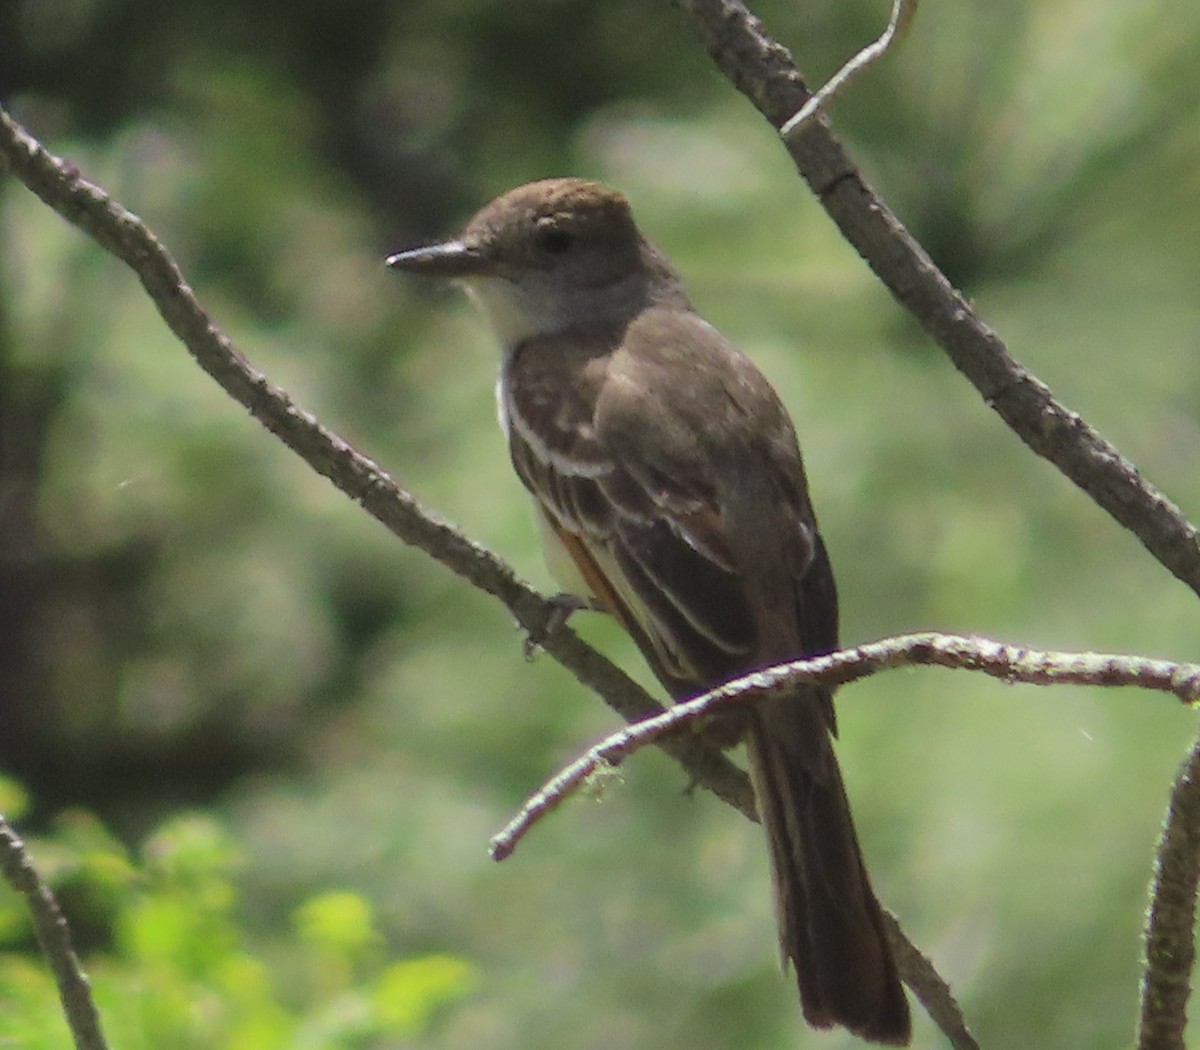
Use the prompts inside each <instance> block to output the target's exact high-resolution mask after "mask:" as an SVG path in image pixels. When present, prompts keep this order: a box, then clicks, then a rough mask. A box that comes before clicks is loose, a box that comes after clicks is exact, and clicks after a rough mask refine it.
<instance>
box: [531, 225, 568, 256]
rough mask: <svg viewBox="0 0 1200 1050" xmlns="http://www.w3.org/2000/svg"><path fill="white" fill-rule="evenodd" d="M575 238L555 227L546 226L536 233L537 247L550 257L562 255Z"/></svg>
mask: <svg viewBox="0 0 1200 1050" xmlns="http://www.w3.org/2000/svg"><path fill="white" fill-rule="evenodd" d="M574 241H575V238H574V237H573V236H571V234H570V233H568V232H567V231H566V230H562V229H559V228H558V227H556V226H547V227H546V228H545V229H543V230H540V231H539V232H538V238H537V242H538V247H539V248H541V249H542V250H543V251H547V252H549V253H550V254H551V255H562V253H563V252H565V251H567V250H568V249H569V248H570V247H571V245H572V244H573V243H574Z"/></svg>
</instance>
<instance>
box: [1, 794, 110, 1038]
mask: <svg viewBox="0 0 1200 1050" xmlns="http://www.w3.org/2000/svg"><path fill="white" fill-rule="evenodd" d="M0 873H2V874H3V875H4V881H5V882H7V883H8V884H9V885H10V886H11V887H12V888H13V889H14V890H16V891H17V892H18V893H20V894H21V895H23V896H24V897H25V900H26V903H27V904H28V906H29V913H30V915H32V916H33V928H34V930H35V932H36V933H37V939H38V944H39V945H40V946H41V949H42V954H43V955H44V956H45V957H46V960H47V961H48V962H49V963H50V970H51V972H52V973H53V974H54V983H55V984H56V985H57V986H58V998H59V1000H60V1001H61V1002H62V1006H63V1014H64V1016H65V1017H66V1019H67V1026H68V1027H69V1028H70V1029H71V1038H72V1040H73V1041H74V1043H75V1047H76V1050H108V1043H107V1042H105V1039H104V1033H103V1032H102V1031H101V1030H100V1015H99V1014H98V1013H97V1011H96V1003H95V1000H93V999H92V989H91V985H89V984H88V979H87V977H85V976H84V973H83V970H82V969H81V968H80V966H79V959H78V957H77V956H76V955H75V950H74V949H73V948H72V947H71V932H70V930H69V929H68V927H67V920H66V919H65V918H64V917H63V913H62V911H61V910H60V909H59V906H58V901H57V900H56V899H55V897H54V894H53V893H51V892H50V887H49V886H47V885H46V884H45V883H44V882H43V881H42V880H41V877H40V876H39V875H38V873H37V870H36V869H35V868H34V866H33V865H32V864H31V863H30V861H29V855H28V854H27V853H26V852H25V843H23V842H22V841H21V839H20V837H19V836H18V835H17V833H16V832H15V831H13V829H12V826H11V825H10V824H9V823H8V821H7V820H5V819H4V817H2V816H0Z"/></svg>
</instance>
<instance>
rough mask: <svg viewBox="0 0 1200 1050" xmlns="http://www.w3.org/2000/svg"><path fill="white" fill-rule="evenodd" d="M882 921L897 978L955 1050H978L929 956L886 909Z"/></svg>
mask: <svg viewBox="0 0 1200 1050" xmlns="http://www.w3.org/2000/svg"><path fill="white" fill-rule="evenodd" d="M883 921H884V923H885V924H886V926H887V932H888V942H889V943H890V944H891V946H892V951H893V952H894V953H895V955H896V967H897V969H899V971H900V976H901V977H903V978H904V983H905V984H906V985H908V987H909V988H910V989H911V990H912V993H913V995H915V996H916V997H917V998H918V999H919V1000H920V1001H921V1005H922V1006H923V1007H925V1011H926V1013H928V1014H929V1016H930V1018H931V1019H932V1020H933V1023H934V1024H936V1025H937V1026H938V1028H940V1029H941V1030H942V1034H943V1035H944V1036H945V1037H946V1038H947V1039H949V1040H950V1045H951V1046H952V1047H953V1048H954V1050H979V1044H978V1043H977V1042H976V1041H975V1037H974V1036H973V1035H972V1034H971V1032H970V1030H969V1029H968V1028H967V1019H966V1018H965V1017H964V1016H963V1012H962V1008H961V1007H960V1006H959V1005H958V1002H957V1000H955V998H954V995H953V994H952V993H951V991H950V986H949V985H948V984H947V983H946V982H945V981H944V980H943V979H942V975H941V974H940V973H938V972H937V970H936V969H934V965H933V963H932V962H930V961H929V959H928V957H926V956H925V955H924V954H922V952H921V951H920V950H919V949H918V948H917V947H916V945H914V944H913V942H912V941H910V940H909V939H908V936H907V934H905V932H904V931H903V930H902V929H901V928H900V924H899V923H898V922H897V921H896V917H895V916H894V915H893V914H892V913H891V912H890V911H888V910H887V909H886V908H885V909H884V912H883Z"/></svg>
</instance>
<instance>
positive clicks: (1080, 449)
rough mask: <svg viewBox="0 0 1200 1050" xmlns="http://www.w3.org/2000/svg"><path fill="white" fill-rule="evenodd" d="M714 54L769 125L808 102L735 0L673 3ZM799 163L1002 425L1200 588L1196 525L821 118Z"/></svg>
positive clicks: (804, 142) (801, 143) (801, 147)
mask: <svg viewBox="0 0 1200 1050" xmlns="http://www.w3.org/2000/svg"><path fill="white" fill-rule="evenodd" d="M674 3H675V4H676V6H678V7H679V8H680V9H681V10H682V11H683V12H684V13H685V14H686V16H687V18H688V21H689V23H690V24H691V26H692V29H693V30H694V32H695V33H696V35H697V37H698V38H699V40H700V42H701V43H702V44H703V45H704V46H705V48H707V50H708V53H709V55H710V56H711V57H712V59H713V61H714V62H715V63H716V64H717V66H718V67H719V68H720V69H721V71H722V72H723V73H725V75H726V76H727V77H729V79H730V80H731V81H732V83H733V84H734V86H735V87H736V88H737V89H738V90H739V91H741V92H742V93H743V94H744V95H746V97H747V98H749V100H750V101H751V102H752V103H753V104H754V105H755V107H756V108H757V109H758V110H759V112H760V113H762V115H763V116H764V117H766V119H767V120H768V121H770V122H771V124H772V125H773V126H775V127H777V128H778V127H781V126H782V125H783V124H784V122H785V121H787V120H788V118H789V117H791V116H792V114H794V113H796V112H798V111H799V110H800V109H801V108H802V107H803V105H804V103H805V102H806V101H807V100H808V98H809V91H808V88H807V87H806V86H805V84H804V80H803V78H802V77H801V76H800V74H799V73H798V72H797V70H796V67H795V65H793V63H792V59H791V56H790V55H789V54H788V52H787V50H786V49H785V48H784V47H782V46H781V45H780V44H778V43H777V42H776V41H774V40H773V39H771V37H770V36H769V35H768V34H767V33H766V31H765V30H764V29H763V26H762V24H761V23H760V22H759V20H758V19H757V18H756V17H755V16H754V15H753V14H752V13H751V12H750V11H749V10H747V8H746V7H745V5H744V4H742V3H741V2H740V0H674ZM787 148H788V152H789V153H790V154H791V157H792V160H793V161H794V162H795V164H796V168H797V170H798V171H799V172H800V174H801V175H802V176H803V177H804V179H805V181H807V182H808V184H809V186H810V187H811V188H812V191H813V192H814V193H815V194H816V196H817V198H818V199H819V200H820V201H821V203H822V204H823V205H824V207H825V209H826V210H827V211H828V212H829V215H830V217H831V218H832V219H833V221H834V222H835V223H837V225H838V228H839V229H840V230H841V231H842V234H843V235H844V236H845V237H846V239H847V240H848V241H849V242H850V243H851V244H852V245H854V247H855V249H857V251H858V253H859V254H860V255H861V256H862V257H863V259H865V260H866V262H867V264H868V265H869V266H870V267H871V269H872V270H874V271H875V273H876V275H877V276H878V277H879V279H880V280H881V281H883V283H884V284H885V285H887V287H888V289H889V290H890V291H891V293H892V294H893V295H894V296H895V298H896V299H897V301H898V302H899V303H900V304H901V305H902V306H903V307H904V308H905V309H906V310H908V311H909V312H910V313H911V314H912V315H913V317H915V318H916V319H917V321H918V322H919V323H920V324H921V326H922V327H923V328H924V329H925V330H926V331H927V332H928V333H929V335H930V337H931V338H932V339H933V340H934V342H936V343H937V344H938V346H940V347H941V348H942V349H943V350H944V351H945V352H946V354H947V355H948V356H949V357H950V360H951V361H952V362H953V364H954V366H955V368H957V369H958V370H959V371H960V372H962V373H963V375H965V376H966V377H967V379H969V380H970V381H971V383H972V384H973V385H974V386H975V388H976V389H977V390H978V391H979V393H980V395H981V396H982V397H983V400H984V402H985V403H986V404H987V405H988V406H990V407H991V408H993V409H995V411H996V412H997V413H998V414H999V415H1000V417H1001V418H1002V419H1003V420H1004V421H1005V423H1007V424H1008V426H1009V427H1010V428H1011V429H1012V430H1013V431H1014V432H1015V433H1016V434H1017V435H1018V436H1019V437H1020V438H1021V440H1022V441H1024V442H1025V444H1026V445H1028V446H1029V447H1030V448H1031V449H1032V450H1033V451H1034V452H1036V453H1037V454H1038V455H1039V456H1042V457H1044V458H1045V459H1047V460H1049V461H1050V462H1051V463H1053V464H1054V465H1055V466H1056V467H1057V468H1058V469H1059V470H1060V471H1061V472H1062V473H1063V474H1064V475H1066V477H1068V478H1069V479H1070V480H1071V481H1073V482H1074V483H1075V484H1076V485H1078V486H1079V487H1080V488H1081V489H1083V491H1084V492H1086V493H1087V494H1088V495H1089V496H1091V498H1092V499H1093V500H1094V501H1095V502H1096V503H1097V504H1099V505H1100V506H1101V507H1103V508H1104V509H1105V510H1106V511H1108V513H1109V514H1111V515H1112V516H1113V517H1114V518H1116V520H1117V521H1118V522H1120V523H1121V524H1122V525H1123V526H1125V528H1127V529H1129V531H1130V532H1132V533H1133V534H1134V535H1135V536H1137V537H1138V539H1140V540H1141V541H1142V543H1143V544H1144V545H1145V547H1146V549H1147V550H1148V551H1150V553H1151V554H1152V555H1153V556H1154V557H1155V558H1156V559H1158V561H1159V562H1160V563H1161V564H1162V565H1163V566H1164V567H1165V568H1166V569H1167V570H1168V571H1170V572H1171V573H1172V574H1173V575H1174V576H1176V577H1177V578H1178V579H1180V580H1182V581H1183V582H1184V583H1185V584H1187V585H1188V586H1189V587H1190V588H1191V589H1192V590H1193V591H1195V592H1196V593H1197V594H1198V595H1200V532H1198V531H1197V529H1196V527H1195V526H1194V525H1193V524H1192V523H1191V522H1190V521H1188V520H1187V518H1185V517H1184V515H1183V514H1182V513H1181V512H1180V510H1179V508H1178V507H1176V506H1175V505H1174V504H1173V503H1172V502H1171V501H1170V500H1168V499H1167V498H1166V497H1165V496H1164V495H1163V494H1162V493H1161V492H1159V491H1158V490H1157V489H1156V488H1155V487H1154V486H1153V485H1151V484H1150V483H1149V482H1147V481H1146V480H1145V479H1144V478H1142V477H1141V475H1140V474H1139V473H1138V471H1137V469H1136V468H1135V467H1134V465H1133V464H1132V463H1130V462H1129V461H1128V460H1127V459H1125V457H1124V456H1122V455H1121V454H1120V452H1118V451H1117V449H1115V448H1114V447H1113V446H1112V445H1110V444H1109V443H1108V442H1107V441H1105V440H1104V438H1103V437H1101V436H1100V434H1098V433H1097V432H1096V431H1095V430H1094V429H1093V428H1092V427H1090V426H1089V425H1088V424H1087V423H1085V422H1084V421H1083V420H1082V419H1081V418H1080V417H1079V416H1078V415H1077V414H1076V413H1074V412H1072V411H1071V410H1070V409H1068V408H1066V407H1065V406H1064V405H1062V404H1061V403H1060V402H1059V401H1057V400H1056V399H1055V398H1054V395H1053V394H1052V393H1051V392H1050V390H1049V388H1048V387H1047V386H1046V385H1045V384H1044V383H1042V382H1041V381H1040V380H1038V379H1037V378H1036V377H1035V376H1034V375H1032V374H1031V373H1030V372H1029V371H1027V370H1026V369H1025V368H1024V367H1023V366H1022V365H1021V364H1019V363H1018V362H1017V361H1015V360H1014V359H1013V358H1012V357H1011V356H1010V355H1009V353H1008V350H1007V349H1006V348H1005V346H1004V344H1003V342H1002V341H1001V340H1000V338H999V337H998V336H997V335H996V333H995V332H993V331H992V330H991V329H990V328H989V327H988V326H987V325H986V324H984V322H983V321H982V320H981V319H980V317H979V316H978V315H977V314H976V313H975V310H974V308H973V307H972V306H971V304H970V303H969V302H968V301H967V300H966V298H964V296H963V295H962V294H961V293H960V292H958V291H957V290H956V289H955V288H954V287H953V286H952V285H951V284H950V282H949V281H948V280H947V279H946V277H945V275H944V274H942V272H941V271H940V270H939V269H938V268H937V266H936V265H935V264H934V262H933V260H932V259H930V258H929V256H928V255H927V254H926V253H925V250H924V249H923V248H922V247H921V246H920V245H919V244H918V243H917V242H916V241H915V240H914V239H913V237H912V236H911V234H909V232H908V231H907V230H906V229H905V228H904V226H903V225H902V224H901V222H900V220H899V219H897V218H896V216H895V215H894V214H893V212H892V211H891V209H890V208H889V207H888V206H887V204H886V203H885V202H884V201H883V200H882V199H881V198H880V197H879V196H878V195H877V194H876V193H875V191H874V190H873V189H872V188H871V187H870V186H869V185H868V184H867V183H866V181H865V179H864V178H863V176H862V174H861V173H860V172H859V170H858V168H857V167H856V166H855V165H854V163H853V162H852V161H851V159H850V157H849V156H848V155H847V153H846V151H845V149H844V148H843V146H842V144H841V143H840V142H839V141H838V140H837V138H836V137H835V136H834V135H833V133H832V131H830V130H829V128H828V127H827V126H826V125H824V124H823V123H822V122H820V121H815V122H813V123H811V124H810V125H809V127H808V128H807V130H805V131H803V132H801V133H798V134H795V135H793V136H792V137H791V138H790V139H789V140H788V142H787Z"/></svg>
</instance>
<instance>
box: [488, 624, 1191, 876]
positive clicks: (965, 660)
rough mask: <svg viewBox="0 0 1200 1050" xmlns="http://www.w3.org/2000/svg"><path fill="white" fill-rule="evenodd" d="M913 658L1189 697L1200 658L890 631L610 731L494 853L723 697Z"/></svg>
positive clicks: (860, 673) (831, 679) (741, 697)
mask: <svg viewBox="0 0 1200 1050" xmlns="http://www.w3.org/2000/svg"><path fill="white" fill-rule="evenodd" d="M914 665H928V666H935V667H947V668H958V669H960V670H967V671H979V672H982V673H983V674H987V675H991V676H992V677H993V678H1000V679H1003V680H1004V681H1005V682H1023V683H1025V684H1027V685H1066V684H1070V685H1098V686H1137V687H1138V688H1141V689H1151V690H1156V691H1158V692H1164V693H1171V694H1173V695H1174V696H1175V697H1177V698H1178V699H1179V700H1180V701H1182V702H1183V703H1186V704H1192V703H1195V702H1196V701H1197V700H1200V665H1197V664H1186V663H1172V662H1170V661H1168V660H1150V659H1147V658H1146V657H1141V656H1115V655H1111V654H1105V653H1064V652H1042V651H1040V650H1037V649H1027V648H1025V647H1023V646H1017V645H1007V644H1005V643H1003V642H996V641H992V640H991V639H988V638H971V637H966V636H963V635H951V634H936V633H924V634H910V635H902V636H900V637H896V638H885V639H882V640H881V641H878V642H868V643H867V644H865V645H859V646H856V647H854V648H852V649H843V650H840V651H838V652H836V653H829V654H828V655H826V656H817V657H813V658H811V659H807V660H796V661H793V662H791V663H786V664H778V665H777V666H775V667H770V668H767V669H765V670H762V671H756V672H754V673H753V674H748V675H744V676H743V677H741V678H737V679H735V680H733V681H731V682H727V683H726V684H724V685H721V686H718V687H717V688H716V689H713V690H710V691H709V692H707V693H704V694H703V695H701V696H698V697H696V698H695V699H693V700H688V701H685V702H683V703H679V704H676V705H675V706H674V707H672V708H670V710H667V711H664V712H663V713H662V714H661V715H656V716H655V717H653V718H649V719H646V721H644V722H639V723H638V724H637V725H632V726H627V727H626V728H624V729H621V730H619V731H618V732H616V733H613V734H612V735H611V736H608V737H606V738H605V739H604V740H602V741H601V742H600V743H598V744H596V745H595V746H594V747H592V748H589V749H588V751H587V752H586V753H584V754H583V755H581V756H580V757H579V758H577V759H576V760H575V761H574V762H572V763H571V764H570V765H569V766H567V767H566V768H564V769H563V770H561V771H560V772H559V773H557V774H556V775H555V776H554V777H553V778H552V779H551V780H550V781H548V782H547V783H546V784H545V785H543V786H542V788H541V789H540V790H539V791H537V792H536V793H535V794H533V795H532V796H530V798H529V799H528V800H527V801H526V802H525V805H524V806H523V807H522V808H521V811H520V812H519V813H518V814H517V815H516V816H515V817H514V818H513V819H512V820H511V821H510V822H509V823H508V824H507V825H506V826H505V827H504V829H503V830H502V831H500V832H499V833H498V834H497V835H496V836H495V837H493V839H492V842H491V854H492V858H493V859H494V860H503V859H504V858H505V857H508V856H510V855H511V854H512V852H513V850H514V849H516V847H517V844H518V843H519V842H520V840H521V839H522V838H523V837H524V836H525V834H526V833H527V832H528V831H529V829H530V828H531V827H532V826H533V825H534V824H536V823H537V822H538V821H539V820H540V819H541V818H542V817H544V816H545V815H546V814H547V813H549V812H550V811H551V810H553V809H555V808H556V807H557V806H559V805H560V804H561V803H562V802H563V801H565V799H566V798H568V797H569V796H570V795H572V794H574V793H575V792H576V791H578V790H579V788H580V786H581V785H582V784H583V783H584V782H585V781H586V780H587V779H588V777H590V776H591V775H592V774H593V773H595V772H596V771H597V770H602V769H604V768H606V767H610V766H618V765H620V764H621V763H622V762H623V761H624V760H625V759H626V758H627V757H628V756H629V755H631V754H633V752H635V751H637V750H639V749H641V748H643V747H645V746H646V745H647V744H650V743H653V742H654V741H656V740H658V739H659V738H660V737H662V736H663V735H664V734H674V733H676V732H678V730H680V729H682V728H683V727H684V726H685V725H687V724H689V723H693V722H696V721H698V720H700V719H703V718H707V717H708V716H709V715H711V714H713V713H714V711H715V710H716V709H717V708H718V707H720V706H721V705H722V704H729V703H746V702H748V701H751V700H756V699H759V698H762V697H765V696H778V695H782V694H786V693H788V692H790V691H791V690H792V689H793V688H794V687H795V685H796V684H797V683H800V682H821V683H822V684H824V685H828V686H830V687H833V686H840V685H845V684H847V683H848V682H853V681H856V680H858V679H860V678H866V677H867V676H868V675H873V674H876V673H878V672H879V671H883V670H886V669H888V668H894V667H910V666H914Z"/></svg>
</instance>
